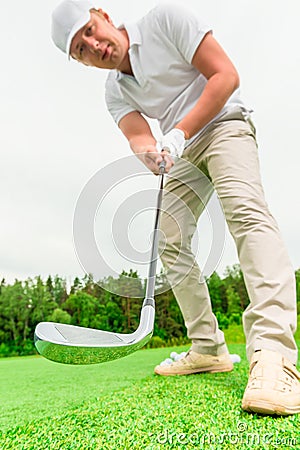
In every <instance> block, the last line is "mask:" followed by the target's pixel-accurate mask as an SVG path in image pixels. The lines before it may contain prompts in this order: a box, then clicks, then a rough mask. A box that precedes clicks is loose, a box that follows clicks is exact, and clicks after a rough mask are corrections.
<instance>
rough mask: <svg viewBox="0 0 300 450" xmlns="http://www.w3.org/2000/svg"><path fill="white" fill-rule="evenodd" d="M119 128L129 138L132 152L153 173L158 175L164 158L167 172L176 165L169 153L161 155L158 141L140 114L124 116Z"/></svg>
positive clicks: (133, 113)
mask: <svg viewBox="0 0 300 450" xmlns="http://www.w3.org/2000/svg"><path fill="white" fill-rule="evenodd" d="M119 127H120V129H121V131H122V133H123V134H124V135H125V137H126V138H127V140H128V142H129V145H130V148H131V150H132V151H133V152H134V153H135V154H136V155H137V156H138V157H139V158H140V159H141V161H142V162H143V163H144V164H145V165H146V166H147V167H148V169H150V170H151V171H152V172H153V173H155V174H158V173H159V169H158V165H159V163H160V162H161V161H162V159H163V157H164V159H165V160H166V172H168V171H169V170H170V168H171V167H172V165H173V164H174V162H173V160H172V158H170V156H169V155H168V153H167V152H161V153H159V152H158V151H157V148H156V140H155V138H154V136H153V134H152V131H151V129H150V126H149V124H148V122H147V121H146V119H144V117H143V116H142V115H141V114H140V113H139V112H138V111H133V112H130V113H128V114H126V116H124V117H123V118H122V119H121V120H120V122H119Z"/></svg>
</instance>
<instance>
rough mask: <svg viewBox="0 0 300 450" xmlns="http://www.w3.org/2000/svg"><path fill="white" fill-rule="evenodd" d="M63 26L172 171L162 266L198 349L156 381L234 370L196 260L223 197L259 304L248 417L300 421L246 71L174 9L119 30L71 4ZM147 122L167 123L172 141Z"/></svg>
mask: <svg viewBox="0 0 300 450" xmlns="http://www.w3.org/2000/svg"><path fill="white" fill-rule="evenodd" d="M52 19H53V23H52V37H53V40H54V42H55V44H56V46H57V47H59V48H60V50H62V51H63V52H65V53H66V54H67V55H68V57H71V58H73V59H75V60H77V61H79V62H80V63H82V64H85V65H87V66H93V67H97V68H99V69H109V70H110V71H109V74H108V78H107V82H106V103H107V107H108V110H109V112H110V113H111V115H112V117H113V119H114V120H115V122H116V124H117V125H118V126H119V127H120V129H121V131H122V132H123V133H124V135H125V137H126V138H127V140H128V142H129V145H130V147H131V149H132V150H133V152H134V153H135V154H136V155H137V156H138V157H139V158H141V160H142V161H143V162H144V163H145V165H146V166H147V167H148V168H149V169H150V170H151V171H152V172H153V173H155V174H156V173H158V165H159V163H160V162H161V161H162V159H163V158H164V159H165V161H166V171H167V172H170V177H169V179H168V181H167V182H166V186H165V192H166V194H165V200H164V201H165V203H164V213H163V215H162V220H161V229H162V231H163V234H164V235H165V242H164V244H163V245H161V247H162V254H161V259H162V262H163V264H164V266H165V268H166V271H167V276H168V280H169V282H170V284H171V286H172V288H173V291H174V295H175V296H176V299H177V301H178V304H179V306H180V308H181V311H182V314H183V316H184V320H185V324H186V327H187V332H188V336H189V338H190V339H191V341H192V346H191V349H190V351H189V352H188V353H187V355H186V357H185V358H183V359H181V360H179V361H177V362H174V363H173V364H171V365H169V366H157V367H156V368H155V373H156V374H158V375H166V376H168V375H185V374H192V373H201V372H226V371H231V370H232V369H233V365H232V362H231V360H230V357H229V354H228V350H227V346H226V343H225V340H224V335H223V333H222V331H221V330H220V329H219V327H218V323H217V320H216V318H215V316H214V314H213V312H212V309H211V302H210V298H209V293H208V289H207V286H206V284H205V283H203V282H200V279H201V273H200V270H199V267H198V266H197V264H196V263H195V258H194V255H193V254H192V251H191V239H192V236H193V234H194V232H195V230H196V225H197V220H198V218H199V216H200V215H201V213H202V211H203V209H204V206H205V204H206V203H207V201H208V200H209V198H210V197H211V195H212V193H213V190H215V191H216V192H217V194H218V197H219V199H220V201H221V204H222V207H223V210H224V214H225V217H226V221H227V224H228V227H229V230H230V232H231V234H232V236H233V238H234V240H235V243H236V247H237V251H238V255H239V261H240V265H241V269H242V271H243V275H244V279H245V283H246V286H247V290H248V294H249V298H250V304H249V306H248V307H247V308H246V310H245V312H244V314H243V325H244V332H245V335H246V342H247V356H248V358H249V361H250V371H249V382H248V385H247V387H246V390H245V393H244V396H243V400H242V408H243V409H244V410H246V411H249V412H258V413H262V414H294V413H298V412H300V384H299V379H300V374H299V372H298V371H297V370H296V367H295V365H296V363H297V346H296V343H295V340H294V336H293V335H294V332H295V330H296V290H295V279H294V271H293V268H292V266H291V263H290V261H289V258H288V255H287V252H286V249H285V247H284V244H283V242H282V238H281V236H280V232H279V230H278V226H277V224H276V221H275V220H274V218H273V216H272V215H271V213H270V211H269V209H268V206H267V204H266V201H265V197H264V192H263V188H262V184H261V177H260V171H259V162H258V155H257V144H256V138H255V128H254V126H253V123H252V121H251V118H250V112H249V111H248V110H247V108H246V107H245V105H244V104H243V102H242V100H241V99H240V95H239V76H238V73H237V71H236V69H235V67H234V66H233V64H232V62H231V61H230V59H229V58H228V56H227V55H226V53H225V52H224V50H223V49H222V47H221V46H220V45H219V44H218V42H217V41H216V40H215V38H214V37H213V34H212V29H211V28H210V27H209V26H207V25H206V24H205V23H203V22H202V20H198V19H197V18H195V17H194V15H193V14H191V13H189V12H188V11H187V10H186V8H185V7H184V8H182V7H180V6H178V5H176V4H174V3H169V4H168V3H163V4H161V3H160V4H159V5H158V6H156V7H155V8H154V9H152V10H151V11H150V12H149V13H148V14H147V15H145V16H144V17H142V18H141V19H140V20H139V21H137V22H136V23H130V24H125V25H121V26H120V27H118V28H117V27H116V26H115V25H114V24H113V22H112V20H111V18H110V16H109V15H108V14H107V13H106V12H104V11H103V10H101V9H97V8H96V7H94V5H92V4H91V3H90V2H89V1H87V0H64V1H63V2H62V3H61V4H60V5H59V6H58V7H57V8H56V9H55V11H54V13H53V17H52ZM147 118H152V119H153V118H154V119H157V120H158V122H159V125H160V129H161V131H162V134H163V137H162V139H161V142H159V143H158V142H157V141H156V139H155V137H154V135H153V134H152V132H151V128H150V126H149V123H148V121H147ZM161 149H163V152H162V153H161V152H160V150H161ZM191 167H192V169H191ZM195 174H197V176H195ZM174 199H175V200H174Z"/></svg>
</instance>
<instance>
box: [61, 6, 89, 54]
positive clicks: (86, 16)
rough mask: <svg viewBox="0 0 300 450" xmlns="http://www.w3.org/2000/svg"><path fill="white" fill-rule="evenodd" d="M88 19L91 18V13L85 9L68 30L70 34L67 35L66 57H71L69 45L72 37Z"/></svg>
mask: <svg viewBox="0 0 300 450" xmlns="http://www.w3.org/2000/svg"><path fill="white" fill-rule="evenodd" d="M90 20H91V13H90V11H87V12H86V13H85V14H83V15H82V16H81V17H80V19H79V20H78V21H77V22H76V23H75V24H74V25H73V28H72V29H71V31H70V34H69V37H68V40H67V45H66V54H67V56H68V59H70V58H71V55H70V51H71V45H72V40H73V37H74V36H75V34H76V33H77V32H78V31H79V30H80V28H82V27H84V25H86V24H87V23H88V22H89V21H90Z"/></svg>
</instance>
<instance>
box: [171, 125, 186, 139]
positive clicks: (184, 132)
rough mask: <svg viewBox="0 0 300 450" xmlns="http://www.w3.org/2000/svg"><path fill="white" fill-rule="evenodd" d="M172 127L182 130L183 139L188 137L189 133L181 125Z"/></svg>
mask: <svg viewBox="0 0 300 450" xmlns="http://www.w3.org/2000/svg"><path fill="white" fill-rule="evenodd" d="M174 128H175V129H176V130H180V131H182V132H183V134H184V139H185V140H188V139H190V135H189V133H188V132H187V131H186V130H185V129H184V128H183V127H182V126H181V125H176V126H175V127H174Z"/></svg>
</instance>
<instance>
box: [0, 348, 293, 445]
mask: <svg viewBox="0 0 300 450" xmlns="http://www.w3.org/2000/svg"><path fill="white" fill-rule="evenodd" d="M229 348H230V351H231V353H238V354H240V355H241V356H242V362H241V364H237V365H235V369H234V371H233V372H231V373H220V374H201V375H191V376H186V377H158V376H154V375H153V366H154V365H155V364H156V363H158V362H160V361H161V360H162V359H164V358H166V357H168V356H169V354H170V351H172V349H155V350H142V351H139V352H137V353H136V354H133V355H131V356H129V357H127V358H124V359H123V360H122V359H121V360H119V361H114V362H112V363H107V364H102V365H97V366H85V367H74V366H62V365H58V364H55V363H51V362H48V361H45V360H43V359H42V358H20V359H9V360H3V361H0V386H1V388H0V395H1V416H0V424H1V429H2V434H1V436H0V448H1V450H2V449H3V450H6V449H7V450H9V449H12V450H21V449H22V450H23V449H24V450H25V449H26V450H27V449H30V450H43V449H45V450H71V449H72V450H73V449H74V450H75V449H76V450H77V449H78V450H79V449H80V450H105V449H107V450H123V449H124V450H127V449H128V450H129V449H138V450H156V449H157V450H158V449H195V448H198V449H201V448H203V449H212V450H214V449H234V448H236V449H247V450H248V449H254V448H255V449H277V448H278V449H299V448H300V432H299V425H300V423H299V418H298V416H297V415H295V416H289V417H277V418H272V417H268V416H258V415H249V414H247V413H245V412H243V411H242V410H241V407H240V403H241V397H242V395H243V390H244V387H245V385H246V382H247V370H248V364H247V362H246V358H245V347H244V345H231V346H229ZM175 350H176V351H178V352H180V351H182V350H183V349H182V348H179V349H175Z"/></svg>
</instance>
